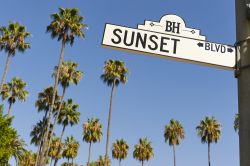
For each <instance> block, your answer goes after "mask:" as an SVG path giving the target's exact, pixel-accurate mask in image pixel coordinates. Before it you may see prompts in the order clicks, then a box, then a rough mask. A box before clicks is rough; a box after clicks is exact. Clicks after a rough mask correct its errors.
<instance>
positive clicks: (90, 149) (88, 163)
mask: <svg viewBox="0 0 250 166" xmlns="http://www.w3.org/2000/svg"><path fill="white" fill-rule="evenodd" d="M90 156H91V142H90V143H89V157H88V164H87V166H88V165H89V162H90Z"/></svg>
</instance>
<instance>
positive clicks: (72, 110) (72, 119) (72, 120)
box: [58, 99, 80, 126]
mask: <svg viewBox="0 0 250 166" xmlns="http://www.w3.org/2000/svg"><path fill="white" fill-rule="evenodd" d="M78 108H79V105H78V104H74V103H73V100H72V99H68V100H67V101H66V102H63V105H62V110H61V114H60V116H59V118H58V124H62V125H63V126H68V125H71V126H73V125H75V124H77V123H78V122H79V120H80V112H78V111H77V110H78Z"/></svg>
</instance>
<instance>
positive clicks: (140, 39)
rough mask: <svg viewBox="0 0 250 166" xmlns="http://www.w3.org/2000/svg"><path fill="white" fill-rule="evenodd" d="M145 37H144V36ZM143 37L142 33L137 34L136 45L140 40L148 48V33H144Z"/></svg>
mask: <svg viewBox="0 0 250 166" xmlns="http://www.w3.org/2000/svg"><path fill="white" fill-rule="evenodd" d="M143 37H144V38H143ZM143 37H142V35H141V34H140V33H139V32H137V36H136V43H135V46H136V47H138V46H139V41H140V43H141V46H142V47H143V48H146V42H147V34H144V36H143Z"/></svg>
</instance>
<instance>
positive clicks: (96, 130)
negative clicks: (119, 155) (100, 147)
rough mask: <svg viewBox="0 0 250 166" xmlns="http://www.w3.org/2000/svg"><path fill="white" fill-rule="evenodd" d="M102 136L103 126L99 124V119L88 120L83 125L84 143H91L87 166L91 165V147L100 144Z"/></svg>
mask: <svg viewBox="0 0 250 166" xmlns="http://www.w3.org/2000/svg"><path fill="white" fill-rule="evenodd" d="M101 136H102V124H101V123H100V122H99V119H96V118H92V119H88V121H87V122H86V123H84V124H83V141H85V142H87V143H89V156H88V163H87V165H89V163H90V156H91V145H92V143H95V142H100V140H101Z"/></svg>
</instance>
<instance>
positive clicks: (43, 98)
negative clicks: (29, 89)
mask: <svg viewBox="0 0 250 166" xmlns="http://www.w3.org/2000/svg"><path fill="white" fill-rule="evenodd" d="M53 93H54V92H53V87H52V86H50V87H48V88H45V89H44V90H43V91H42V92H39V93H38V99H37V101H36V103H35V106H36V108H37V110H38V112H41V111H44V112H45V114H44V117H43V119H46V118H47V115H48V111H49V110H50V107H51V104H52V103H51V101H52V97H53ZM58 105H59V96H58V95H57V92H56V97H55V103H54V109H53V111H54V112H55V111H56V110H57V108H58Z"/></svg>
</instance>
